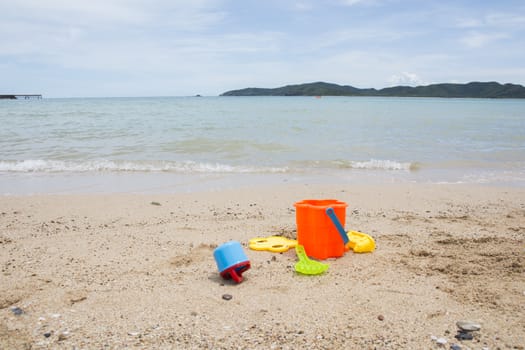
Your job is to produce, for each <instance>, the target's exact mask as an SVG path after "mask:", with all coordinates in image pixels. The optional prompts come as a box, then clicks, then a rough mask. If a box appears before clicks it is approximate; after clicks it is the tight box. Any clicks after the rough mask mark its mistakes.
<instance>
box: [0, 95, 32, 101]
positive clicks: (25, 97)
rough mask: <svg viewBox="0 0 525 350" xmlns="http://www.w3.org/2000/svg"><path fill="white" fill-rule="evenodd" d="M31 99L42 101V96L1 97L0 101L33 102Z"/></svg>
mask: <svg viewBox="0 0 525 350" xmlns="http://www.w3.org/2000/svg"><path fill="white" fill-rule="evenodd" d="M31 99H37V100H40V99H42V95H34V94H33V95H31V94H30V95H24V94H22V95H0V100H31Z"/></svg>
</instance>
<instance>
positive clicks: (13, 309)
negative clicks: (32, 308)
mask: <svg viewBox="0 0 525 350" xmlns="http://www.w3.org/2000/svg"><path fill="white" fill-rule="evenodd" d="M11 311H12V312H13V313H14V314H15V315H16V316H20V315H22V314H23V313H24V310H22V309H21V308H19V307H14V308H12V309H11Z"/></svg>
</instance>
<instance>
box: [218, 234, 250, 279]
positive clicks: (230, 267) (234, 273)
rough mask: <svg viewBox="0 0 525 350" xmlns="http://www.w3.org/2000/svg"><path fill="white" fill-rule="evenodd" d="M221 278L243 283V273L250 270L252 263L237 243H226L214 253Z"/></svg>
mask: <svg viewBox="0 0 525 350" xmlns="http://www.w3.org/2000/svg"><path fill="white" fill-rule="evenodd" d="M213 257H214V258H215V262H216V263H217V268H218V270H219V273H220V274H221V277H222V278H224V279H229V278H231V279H233V280H234V281H235V282H237V283H240V282H242V273H243V272H244V271H246V270H248V269H249V268H250V261H249V260H248V257H247V256H246V254H244V251H243V249H242V246H241V244H240V243H239V242H237V241H230V242H227V243H224V244H222V245H220V246H218V247H217V248H215V250H214V251H213Z"/></svg>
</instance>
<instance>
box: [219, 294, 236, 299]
mask: <svg viewBox="0 0 525 350" xmlns="http://www.w3.org/2000/svg"><path fill="white" fill-rule="evenodd" d="M222 298H223V299H224V300H231V299H232V298H233V296H232V295H231V294H223V295H222Z"/></svg>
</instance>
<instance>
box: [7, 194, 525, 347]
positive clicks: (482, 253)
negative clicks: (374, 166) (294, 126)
mask: <svg viewBox="0 0 525 350" xmlns="http://www.w3.org/2000/svg"><path fill="white" fill-rule="evenodd" d="M306 198H318V199H319V198H336V199H339V200H342V201H345V202H347V203H348V204H349V207H348V209H347V213H346V214H347V218H346V220H347V223H346V228H347V229H352V230H360V231H362V232H366V233H368V234H370V235H372V236H373V237H374V238H375V240H376V243H377V250H376V251H375V252H373V253H368V254H355V253H353V252H348V253H347V254H346V255H345V256H343V257H341V258H338V259H332V260H330V261H327V262H328V263H329V264H330V268H329V269H328V271H327V272H326V273H325V274H323V275H319V276H304V275H298V274H297V273H296V272H295V271H294V269H293V266H294V264H295V262H296V257H295V252H294V251H293V250H291V251H287V252H284V253H270V252H260V251H253V250H250V249H248V248H247V243H248V240H249V239H251V238H254V237H258V236H269V235H283V236H286V237H290V238H294V237H295V235H296V232H295V230H296V227H295V211H294V207H293V204H294V203H295V202H296V201H299V200H301V199H306ZM524 237H525V189H523V188H499V187H471V186H466V185H422V184H396V185H394V184H385V185H374V186H372V185H366V186H361V185H360V186H358V185H349V184H342V185H330V186H324V185H310V186H308V185H291V186H284V185H283V186H279V185H272V186H260V187H249V188H242V189H238V190H229V191H215V192H200V193H193V194H173V195H158V194H154V195H153V194H152V195H146V194H142V195H131V194H108V195H103V194H98V195H44V196H4V197H0V267H1V271H0V348H1V349H105V348H110V349H123V348H140V349H149V348H151V349H172V348H174V349H191V348H214V349H232V348H233V349H234V348H238V349H270V348H272V349H303V348H304V349H433V348H436V349H437V348H440V347H441V348H446V349H449V348H450V346H451V345H452V344H458V345H460V346H461V348H462V349H491V350H492V349H523V348H524V347H523V345H524V344H525V274H524V270H525V255H524V247H525V246H524ZM229 240H237V241H239V242H241V243H242V244H243V245H244V246H245V253H246V254H247V256H248V257H249V259H250V261H251V265H252V268H251V269H250V270H248V271H247V272H245V273H244V281H243V282H242V283H240V284H235V283H233V282H232V281H225V280H223V279H222V278H221V277H220V276H219V274H218V271H217V267H216V265H215V261H214V259H213V255H212V253H213V249H214V248H215V247H216V246H217V245H220V244H222V243H224V242H227V241H229ZM224 294H230V295H231V296H232V299H231V300H224V299H223V298H222V296H223V295H224ZM461 320H469V321H474V322H477V323H479V324H480V325H481V330H480V331H478V332H474V333H473V335H474V339H473V340H463V341H459V340H457V339H455V338H454V336H455V335H456V334H457V328H456V322H457V321H461ZM437 338H443V339H440V341H445V340H446V341H447V343H446V344H445V345H444V346H440V345H439V344H438V343H437V342H436V339H437Z"/></svg>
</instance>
